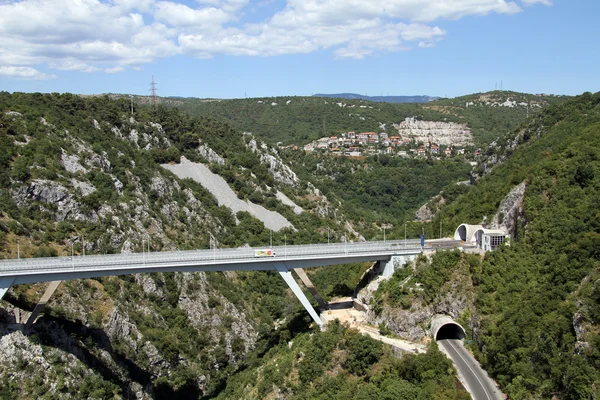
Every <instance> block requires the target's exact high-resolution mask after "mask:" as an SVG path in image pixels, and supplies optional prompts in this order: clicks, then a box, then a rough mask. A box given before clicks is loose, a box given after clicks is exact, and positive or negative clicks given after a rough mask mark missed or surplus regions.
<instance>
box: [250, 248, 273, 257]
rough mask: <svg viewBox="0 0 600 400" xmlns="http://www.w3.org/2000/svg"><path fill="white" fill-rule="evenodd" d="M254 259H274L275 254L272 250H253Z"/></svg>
mask: <svg viewBox="0 0 600 400" xmlns="http://www.w3.org/2000/svg"><path fill="white" fill-rule="evenodd" d="M254 257H275V252H274V251H273V250H272V249H259V250H254Z"/></svg>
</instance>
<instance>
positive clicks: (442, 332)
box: [435, 323, 466, 340]
mask: <svg viewBox="0 0 600 400" xmlns="http://www.w3.org/2000/svg"><path fill="white" fill-rule="evenodd" d="M465 336H466V334H465V330H464V329H463V328H462V326H460V325H458V324H455V323H449V324H445V325H442V326H441V327H440V329H438V331H437V334H436V335H435V340H444V339H461V340H462V339H464V338H465Z"/></svg>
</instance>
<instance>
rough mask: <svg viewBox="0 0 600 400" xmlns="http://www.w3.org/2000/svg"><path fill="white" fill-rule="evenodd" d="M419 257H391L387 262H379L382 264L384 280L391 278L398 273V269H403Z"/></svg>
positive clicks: (405, 255)
mask: <svg viewBox="0 0 600 400" xmlns="http://www.w3.org/2000/svg"><path fill="white" fill-rule="evenodd" d="M416 257H417V255H416V254H403V255H397V256H391V257H390V259H389V260H387V261H379V262H380V263H381V267H380V268H381V271H382V272H381V276H383V277H384V278H391V277H392V275H394V272H396V269H398V268H403V267H404V265H405V264H406V263H408V262H409V261H412V260H414V259H415V258H416Z"/></svg>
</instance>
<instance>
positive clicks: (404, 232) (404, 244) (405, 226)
mask: <svg viewBox="0 0 600 400" xmlns="http://www.w3.org/2000/svg"><path fill="white" fill-rule="evenodd" d="M404 248H406V221H405V222H404Z"/></svg>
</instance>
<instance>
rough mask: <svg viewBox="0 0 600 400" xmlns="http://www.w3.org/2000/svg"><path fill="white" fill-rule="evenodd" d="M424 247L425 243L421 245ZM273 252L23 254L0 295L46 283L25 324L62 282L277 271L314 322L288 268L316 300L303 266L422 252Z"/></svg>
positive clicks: (349, 248)
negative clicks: (18, 287)
mask: <svg viewBox="0 0 600 400" xmlns="http://www.w3.org/2000/svg"><path fill="white" fill-rule="evenodd" d="M427 247H430V245H427V244H426V248H427ZM270 249H271V250H273V252H274V254H275V256H273V257H256V249H254V248H237V249H211V250H189V251H171V252H154V253H153V252H145V253H134V254H111V255H93V256H77V257H50V258H29V259H20V260H14V259H13V260H3V261H0V299H2V297H4V295H5V294H6V292H7V291H8V289H9V288H10V287H11V286H12V285H18V284H26V283H36V282H51V284H50V285H49V286H48V288H47V289H46V292H45V293H44V295H43V296H42V298H41V300H40V301H39V303H38V305H37V306H36V308H35V309H34V311H33V312H32V314H31V315H30V316H29V318H28V320H27V323H26V325H25V326H26V327H29V326H31V324H32V323H33V322H34V320H35V318H36V317H37V315H38V314H39V312H40V311H41V310H42V309H43V307H44V306H45V304H46V302H47V301H48V300H49V299H50V297H51V296H52V294H53V293H54V291H55V290H56V289H57V288H58V286H59V285H60V282H62V281H63V280H69V279H84V278H95V277H101V276H110V275H128V274H139V273H145V272H217V271H277V272H279V274H280V275H281V277H282V278H283V279H284V280H285V282H286V283H287V285H288V286H289V287H290V289H292V291H293V292H294V294H295V295H296V297H298V300H300V302H301V303H302V305H303V306H304V307H305V308H306V310H307V311H308V313H309V314H310V315H311V317H312V318H313V320H314V321H315V322H316V323H317V324H318V325H320V326H322V325H323V322H322V321H321V319H320V318H319V315H318V314H317V312H316V311H315V309H314V308H313V306H312V305H311V303H310V301H309V300H308V299H307V298H306V296H305V295H304V293H303V292H302V289H301V288H300V287H299V286H298V284H297V282H296V280H295V279H294V277H293V276H292V274H291V270H294V271H295V272H296V273H297V274H298V276H299V277H300V279H301V280H302V282H303V283H304V284H305V285H306V286H307V288H308V290H309V291H310V292H311V293H312V294H313V295H314V296H315V298H316V299H317V301H318V302H319V303H320V304H322V300H321V298H320V296H319V295H318V293H317V291H316V289H315V288H314V285H313V284H312V283H311V282H310V280H309V279H308V276H307V275H306V274H305V273H304V271H303V269H304V268H310V267H323V266H330V265H336V264H348V263H355V262H373V261H380V262H383V263H384V264H385V266H384V269H383V275H384V276H391V275H392V274H393V272H394V269H395V268H396V267H397V266H401V265H403V264H404V263H406V262H407V261H409V260H411V259H414V258H415V257H416V256H417V255H418V254H419V253H421V252H422V251H423V249H424V248H423V247H421V244H420V241H419V240H407V241H405V240H388V241H375V242H358V243H333V244H315V245H295V246H287V245H286V246H275V247H272V248H270Z"/></svg>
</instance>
